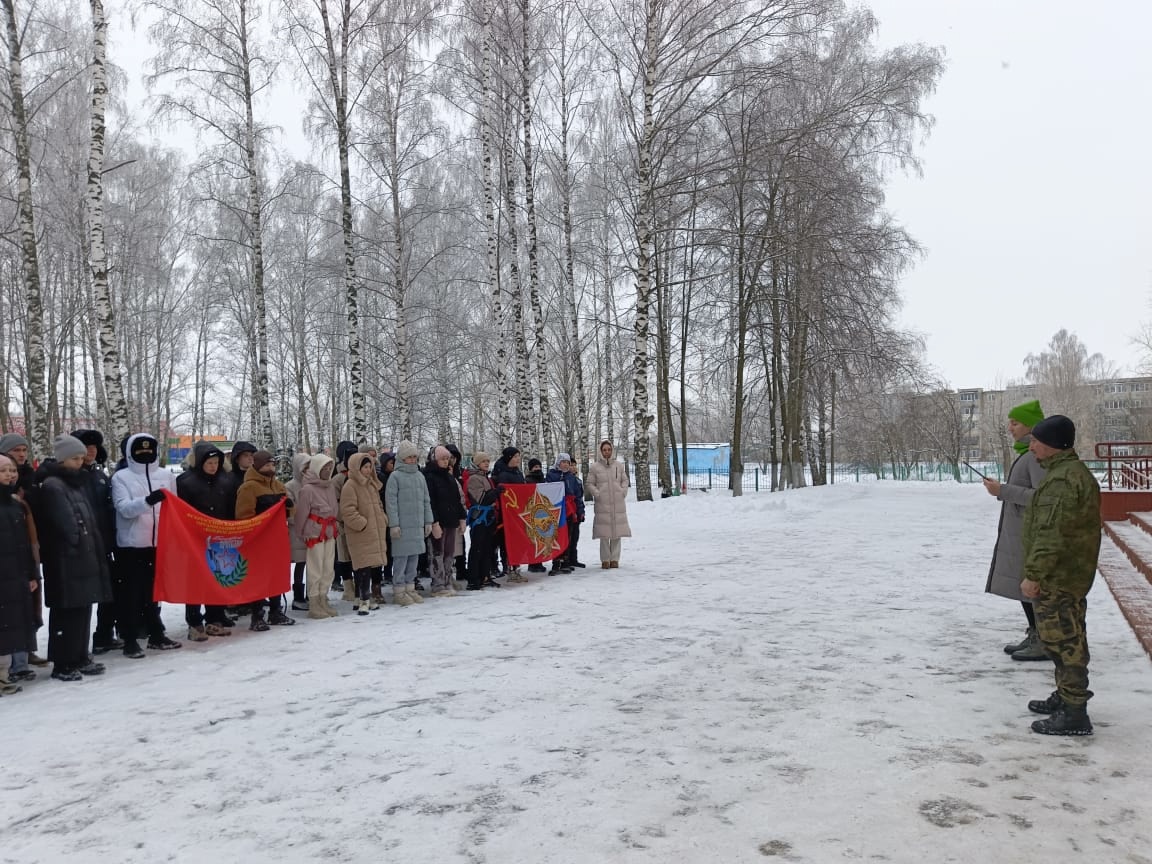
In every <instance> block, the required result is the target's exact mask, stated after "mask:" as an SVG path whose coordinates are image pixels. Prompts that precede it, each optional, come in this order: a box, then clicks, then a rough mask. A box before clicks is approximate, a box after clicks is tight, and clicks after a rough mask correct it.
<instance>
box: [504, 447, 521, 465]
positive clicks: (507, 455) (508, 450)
mask: <svg viewBox="0 0 1152 864" xmlns="http://www.w3.org/2000/svg"><path fill="white" fill-rule="evenodd" d="M519 452H520V448H519V447H505V448H504V449H503V450H502V451H500V457H501V458H502V459H503V460H504V461H505V462H508V461H509V460H511V458H512V457H513V456H515V455H516V454H517V453H519Z"/></svg>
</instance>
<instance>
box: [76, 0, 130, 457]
mask: <svg viewBox="0 0 1152 864" xmlns="http://www.w3.org/2000/svg"><path fill="white" fill-rule="evenodd" d="M89 3H90V5H91V8H92V65H91V75H92V97H91V98H92V101H91V107H92V110H91V138H90V147H89V154H88V196H87V199H86V202H85V203H86V204H87V208H88V266H89V268H90V270H91V273H92V297H93V303H94V306H95V309H96V318H97V320H98V322H99V327H98V328H97V337H98V340H99V345H100V364H101V372H102V376H103V378H102V380H103V383H104V401H105V405H106V406H107V412H108V418H109V420H110V421H111V424H112V428H111V430H110V431H111V433H112V439H113V440H115V441H119V440H120V439H121V438H123V437H124V436H126V435H127V434H128V404H127V403H126V402H125V401H124V385H123V382H122V380H121V372H120V346H119V338H118V336H117V333H116V315H115V311H114V310H113V308H112V297H111V294H110V293H109V291H108V253H107V249H106V247H105V245H104V131H105V129H104V115H105V109H106V106H107V100H108V73H107V69H106V56H107V48H108V22H107V20H106V19H105V17H104V4H103V2H102V0H89Z"/></svg>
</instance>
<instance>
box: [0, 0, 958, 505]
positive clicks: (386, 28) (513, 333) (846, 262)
mask: <svg viewBox="0 0 1152 864" xmlns="http://www.w3.org/2000/svg"><path fill="white" fill-rule="evenodd" d="M0 9H2V11H3V14H4V19H5V20H4V23H5V26H6V34H7V38H6V43H5V44H6V47H7V73H8V74H7V76H6V77H5V79H4V80H3V82H2V83H3V98H4V99H5V101H6V103H7V104H6V106H5V107H6V109H7V110H6V111H5V112H4V128H3V129H2V130H0V138H2V142H3V144H2V146H3V148H4V156H5V158H4V161H3V175H2V176H0V189H2V190H3V195H2V196H0V208H2V213H3V219H2V220H0V225H2V226H3V228H2V232H0V237H2V238H3V240H4V241H5V242H4V243H3V244H0V311H2V324H0V353H2V355H3V362H4V367H5V375H4V377H3V380H2V381H0V428H5V429H7V428H10V426H11V424H12V422H13V417H12V416H11V415H12V414H13V413H19V414H22V415H23V421H24V423H25V425H26V429H27V432H28V437H29V439H30V440H31V441H32V442H33V444H34V447H35V448H36V449H37V450H38V451H39V452H40V453H46V452H48V450H49V442H50V440H51V439H52V437H53V435H55V434H56V433H58V432H59V431H61V430H66V429H67V428H69V424H70V423H71V422H72V421H73V420H74V419H75V418H86V419H87V420H88V421H89V422H90V423H98V424H100V425H101V426H102V428H104V429H106V430H108V431H109V432H111V433H112V435H114V436H116V437H120V436H122V435H124V434H126V433H127V431H128V430H129V429H132V430H152V431H154V432H158V433H160V432H164V431H166V430H168V429H179V430H181V431H184V432H191V433H192V434H193V435H202V434H209V433H217V434H225V435H228V436H229V437H233V438H239V437H254V438H258V439H259V440H261V441H262V442H264V443H265V444H266V445H269V446H279V447H283V448H291V449H297V448H300V449H308V450H311V449H314V448H316V447H319V446H325V445H331V444H332V443H334V442H335V441H336V440H339V439H340V438H342V437H344V436H345V435H346V434H348V433H350V434H351V435H352V437H354V438H355V439H356V440H358V441H359V440H372V441H377V442H378V441H394V440H399V439H401V438H407V439H411V440H419V439H421V438H427V439H429V440H431V439H432V438H435V439H436V440H439V441H457V442H460V443H461V444H462V446H465V447H471V448H474V449H475V448H482V447H492V446H495V445H496V444H504V443H509V442H515V443H516V444H517V445H518V446H520V447H521V448H522V449H524V450H525V451H527V452H539V453H542V454H555V453H556V452H559V451H561V450H566V451H569V452H572V453H575V454H580V456H578V457H577V458H578V459H581V460H582V461H585V463H586V460H587V454H589V452H590V450H591V448H592V447H594V446H595V444H596V442H598V441H599V440H600V439H602V438H610V439H613V440H615V441H617V443H618V445H619V447H620V449H621V450H622V451H623V452H625V453H629V454H630V455H631V458H632V461H633V463H634V464H635V467H636V481H637V482H636V486H637V494H638V497H639V498H640V499H641V500H645V499H649V498H651V496H652V490H651V484H650V480H649V470H648V468H649V465H650V464H657V465H658V478H659V483H660V485H661V486H665V487H666V488H671V487H673V486H675V485H679V481H680V477H681V474H682V468H683V465H684V464H685V462H686V459H685V458H684V456H683V453H682V450H681V449H680V448H683V447H684V446H685V445H686V444H687V443H689V442H690V441H693V440H701V439H702V438H703V439H712V440H726V441H731V443H732V453H733V464H732V466H731V470H732V482H733V487H734V491H735V492H736V493H737V494H739V492H740V491H741V476H742V473H743V456H742V454H744V453H749V452H755V453H759V454H763V456H762V459H763V461H764V462H765V463H766V464H771V465H772V466H773V472H772V484H773V488H781V487H785V486H794V485H803V484H804V483H805V482H807V480H806V478H807V477H808V476H809V475H808V473H806V471H805V466H808V469H809V472H810V475H811V477H812V479H813V481H814V482H823V479H824V477H825V472H826V466H827V464H828V460H829V458H830V454H829V452H828V449H829V430H830V424H831V422H832V416H833V411H834V405H835V400H836V394H837V391H838V390H846V388H847V389H851V388H853V387H857V388H860V387H864V386H865V383H864V382H876V381H879V380H883V379H884V377H885V376H890V375H893V374H901V371H900V370H907V369H908V368H911V367H914V366H916V365H917V364H919V363H921V362H922V361H921V359H920V352H919V346H918V344H917V342H916V340H915V339H914V338H913V337H912V336H910V335H909V334H907V333H904V332H901V331H900V330H899V329H898V328H897V327H896V326H895V324H894V317H893V316H894V313H895V311H896V310H897V308H898V305H899V293H898V289H897V284H898V280H899V278H900V275H901V273H902V272H903V271H904V270H905V269H906V268H907V267H908V266H909V265H910V264H911V263H912V262H913V261H914V259H915V257H916V255H917V254H918V251H919V250H918V247H917V245H916V243H915V241H914V239H913V238H912V237H911V236H910V235H909V234H908V233H907V231H906V230H905V229H904V228H903V227H902V226H901V225H899V224H898V223H897V222H896V221H895V220H894V219H893V218H892V216H891V215H890V214H889V213H888V212H887V211H886V210H885V207H884V185H885V182H886V179H887V178H888V177H889V176H890V174H891V172H893V171H905V170H916V169H917V168H918V162H917V145H918V144H919V142H920V140H921V138H922V137H923V136H924V135H925V134H926V133H927V131H928V130H929V129H930V127H931V118H930V117H929V116H928V115H926V114H925V113H924V110H923V107H922V106H923V102H924V99H925V98H926V96H927V95H928V94H930V93H931V91H932V90H933V88H934V87H935V85H936V82H937V81H938V79H939V76H940V75H941V72H942V68H943V59H942V55H941V52H940V51H939V50H937V49H935V48H931V47H927V46H923V45H901V46H897V47H895V48H890V49H886V50H881V49H880V48H879V47H877V44H876V36H877V27H878V23H877V21H876V19H875V18H874V17H873V15H872V14H871V13H870V12H868V11H867V10H865V9H859V8H852V9H849V8H848V7H846V6H845V5H844V4H842V3H839V2H826V0H768V2H763V0H760V2H747V3H744V2H730V0H724V2H720V0H389V2H384V0H145V2H144V4H143V7H142V8H140V9H139V13H140V19H139V20H140V27H141V32H140V33H139V38H141V39H145V38H146V40H147V43H148V44H149V45H150V46H151V49H152V51H151V56H150V58H149V60H148V63H147V85H148V90H149V101H148V105H147V109H146V112H145V113H141V112H133V111H131V110H129V109H128V107H127V106H125V104H124V103H123V95H124V92H125V81H124V75H123V73H122V72H121V71H120V70H119V69H118V68H117V66H116V65H115V61H116V58H115V57H108V56H107V50H108V49H107V46H108V40H107V29H108V17H107V16H108V15H126V14H128V7H127V6H126V5H125V4H122V3H119V2H117V0H112V3H111V4H110V6H109V8H108V9H105V7H104V5H103V0H90V2H89V4H88V8H87V9H84V8H83V6H82V5H80V4H79V3H78V2H77V0H63V2H53V3H45V2H43V0H40V2H35V0H23V2H21V0H0ZM291 86H296V87H298V88H301V89H302V91H303V92H304V93H305V94H306V99H307V103H306V104H307V108H306V110H305V112H304V116H303V117H295V116H283V115H284V102H283V101H282V100H277V99H276V98H274V96H275V94H276V93H277V91H278V88H279V89H280V90H281V91H282V90H283V89H284V88H287V87H291ZM295 123H303V124H304V126H305V127H306V129H307V132H308V136H309V141H310V142H311V148H312V149H311V154H310V158H308V159H306V160H302V159H299V158H293V157H292V156H291V155H290V154H289V153H288V152H287V149H286V146H285V134H284V128H285V126H287V125H289V124H295ZM162 132H163V134H167V135H168V136H172V135H179V136H180V137H181V138H183V139H185V140H186V141H187V142H188V146H185V147H177V146H174V145H172V144H170V143H169V144H166V143H164V138H163V134H161V133H162ZM168 140H171V137H169V139H168ZM868 386H871V385H868ZM668 453H671V454H672V455H671V457H670V458H665V455H664V454H668Z"/></svg>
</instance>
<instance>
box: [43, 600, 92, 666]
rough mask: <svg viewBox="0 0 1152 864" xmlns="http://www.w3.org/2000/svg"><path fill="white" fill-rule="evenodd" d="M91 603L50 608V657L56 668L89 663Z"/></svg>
mask: <svg viewBox="0 0 1152 864" xmlns="http://www.w3.org/2000/svg"><path fill="white" fill-rule="evenodd" d="M91 633H92V604H91V603H89V604H88V605H87V606H76V607H68V608H65V609H58V608H54V609H49V610H48V659H49V660H51V661H52V662H53V664H55V669H56V670H57V671H68V670H72V669H79V668H80V667H81V666H87V665H88V640H89V639H90V638H91Z"/></svg>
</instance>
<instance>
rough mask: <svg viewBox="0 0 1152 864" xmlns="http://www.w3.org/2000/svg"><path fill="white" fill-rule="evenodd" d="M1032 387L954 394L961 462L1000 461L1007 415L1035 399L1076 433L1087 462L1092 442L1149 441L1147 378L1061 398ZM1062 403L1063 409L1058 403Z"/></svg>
mask: <svg viewBox="0 0 1152 864" xmlns="http://www.w3.org/2000/svg"><path fill="white" fill-rule="evenodd" d="M1044 389H1045V388H1042V387H1039V386H1038V385H1035V384H1016V385H1009V386H1008V387H1006V388H1004V389H1003V390H985V389H982V388H979V387H973V388H965V389H961V390H957V391H956V410H957V415H958V417H959V419H960V422H961V426H962V429H963V430H964V442H965V445H966V453H965V456H964V458H967V459H970V460H976V459H978V460H981V461H997V460H1004V459H1006V458H1007V455H1008V453H1009V451H1010V448H1011V444H1012V442H1011V439H1010V438H1009V436H1008V430H1007V418H1008V411H1009V410H1011V408H1012V407H1013V406H1014V405H1019V404H1020V403H1021V402H1026V401H1028V400H1029V399H1037V398H1038V399H1040V401H1041V404H1042V405H1043V407H1044V410H1045V412H1047V413H1049V414H1056V413H1064V414H1067V415H1068V416H1070V417H1071V418H1072V420H1073V421H1074V422H1075V423H1076V426H1077V429H1078V430H1079V432H1078V435H1079V441H1078V443H1077V450H1079V452H1080V454H1081V455H1082V456H1083V457H1084V458H1086V459H1091V458H1092V456H1093V452H1094V450H1095V445H1096V444H1097V443H1098V442H1104V441H1110V442H1117V441H1152V377H1138V378H1110V379H1106V380H1104V381H1094V382H1092V383H1090V384H1085V385H1083V386H1082V387H1081V388H1080V389H1079V391H1078V392H1076V393H1073V394H1064V396H1063V398H1061V397H1059V396H1054V395H1052V393H1051V392H1049V393H1048V394H1042V392H1041V391H1042V390H1044ZM1061 402H1065V403H1068V404H1060V403H1061Z"/></svg>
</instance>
